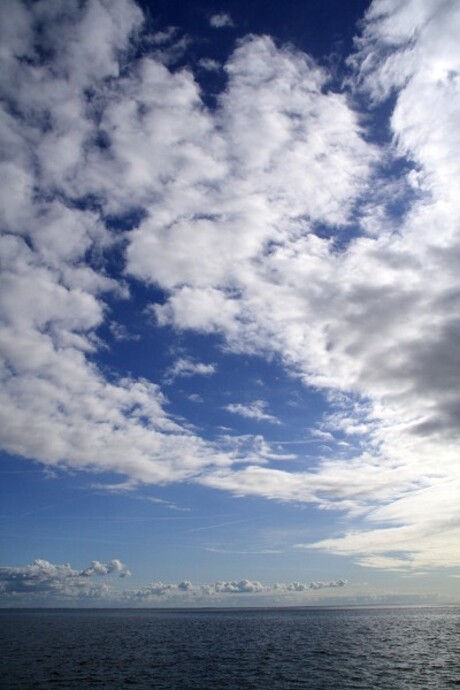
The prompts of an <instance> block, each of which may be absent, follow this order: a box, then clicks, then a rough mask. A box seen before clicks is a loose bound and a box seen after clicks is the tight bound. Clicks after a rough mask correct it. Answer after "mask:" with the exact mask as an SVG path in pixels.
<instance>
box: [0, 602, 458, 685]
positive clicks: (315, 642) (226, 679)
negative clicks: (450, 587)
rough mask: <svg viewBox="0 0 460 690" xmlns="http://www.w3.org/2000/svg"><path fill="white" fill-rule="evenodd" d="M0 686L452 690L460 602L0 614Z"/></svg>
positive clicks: (456, 671) (456, 678) (13, 612)
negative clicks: (417, 605)
mask: <svg viewBox="0 0 460 690" xmlns="http://www.w3.org/2000/svg"><path fill="white" fill-rule="evenodd" d="M0 630H1V632H0V635H1V652H0V674H1V681H0V687H1V688H2V690H32V689H37V690H38V689H40V690H49V689H50V688H56V689H57V688H60V689H62V690H74V689H75V690H77V689H78V690H86V688H98V689H102V688H107V690H120V689H122V688H139V689H143V688H146V689H147V688H151V689H152V690H153V689H154V690H256V689H257V690H291V689H292V690H294V689H300V688H305V689H308V690H342V688H353V689H357V688H366V689H367V690H374V688H382V689H384V690H391V689H393V688H398V689H400V690H411V689H412V688H417V689H421V690H425V689H428V688H438V689H439V688H455V687H460V608H458V607H446V608H437V607H433V608H429V607H426V608H424V607H421V608H350V609H343V608H341V609H338V608H337V609H329V608H327V609H326V608H316V609H314V608H309V609H300V608H299V609H260V608H259V609H212V610H195V609H181V610H179V609H174V610H171V609H170V610H158V609H157V610H152V609H142V610H132V609H131V610H127V609H123V610H120V609H104V610H100V609H98V610H94V609H92V610H88V609H53V610H49V609H48V610H43V609H34V610H30V609H28V610H25V609H24V610H2V611H0Z"/></svg>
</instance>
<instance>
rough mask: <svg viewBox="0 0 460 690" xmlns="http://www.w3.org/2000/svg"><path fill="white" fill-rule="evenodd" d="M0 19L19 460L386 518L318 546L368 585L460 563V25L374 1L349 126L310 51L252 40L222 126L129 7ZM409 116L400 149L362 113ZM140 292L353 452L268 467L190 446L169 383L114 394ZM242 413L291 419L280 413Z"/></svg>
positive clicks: (134, 385) (5, 438)
mask: <svg viewBox="0 0 460 690" xmlns="http://www.w3.org/2000/svg"><path fill="white" fill-rule="evenodd" d="M0 12H1V13H2V16H1V21H0V26H1V27H2V31H3V34H2V37H1V38H2V46H3V49H2V56H1V57H2V61H3V66H2V70H1V75H2V76H1V88H2V93H3V104H4V105H3V108H2V111H1V119H0V134H1V136H2V139H3V140H4V141H5V156H4V159H3V162H2V168H1V185H0V196H1V204H0V206H1V209H2V210H1V218H0V221H1V227H2V232H3V235H2V238H1V246H0V256H1V258H2V278H1V281H2V283H1V286H0V295H1V297H0V316H1V320H2V323H1V332H0V348H1V354H2V361H3V362H4V364H3V367H2V369H1V375H2V391H1V394H0V427H1V429H2V435H1V443H2V447H3V449H5V450H6V451H8V452H10V453H13V454H18V455H22V456H25V457H30V458H35V459H37V460H40V461H42V462H44V463H46V464H49V465H59V464H66V465H69V466H72V467H77V468H86V469H91V470H95V469H96V470H110V471H115V472H117V473H120V474H122V475H126V476H128V477H130V478H132V479H136V480H139V481H144V482H151V483H165V482H171V481H180V480H185V479H188V480H190V479H193V480H194V481H199V482H201V483H202V484H204V485H208V486H212V487H216V488H221V489H225V490H227V491H232V492H234V493H236V494H238V495H248V494H252V495H258V496H265V497H268V498H274V499H277V500H293V501H311V502H313V503H315V504H317V505H319V506H321V507H323V508H328V509H341V510H344V511H346V512H347V513H348V514H349V515H350V516H351V517H354V516H359V517H360V518H361V519H365V520H366V521H367V523H366V525H367V528H366V529H365V530H364V531H363V530H362V529H360V530H357V531H350V532H349V533H348V534H345V535H344V536H342V537H335V538H334V539H324V540H322V541H320V542H317V543H316V544H315V545H313V546H314V548H319V549H325V550H327V551H332V552H334V553H343V554H347V555H351V556H353V557H354V558H356V559H357V560H358V562H360V563H362V564H363V565H370V566H372V567H383V568H385V567H395V566H397V567H403V566H404V567H406V568H413V567H418V565H420V566H423V567H435V566H436V565H443V566H449V565H455V564H458V558H459V553H458V543H460V542H459V540H458V539H457V536H458V535H457V531H456V529H457V528H456V527H455V525H458V524H459V523H458V521H459V513H458V503H459V501H458V496H459V487H458V440H459V439H458V429H459V415H460V393H459V391H460V385H459V384H460V380H459V376H460V375H459V372H460V367H459V363H460V362H459V351H460V350H459V347H458V340H459V333H460V321H459V318H458V314H459V313H460V312H459V309H458V307H459V298H460V293H459V290H458V275H459V268H460V266H459V260H460V244H459V239H458V219H459V218H460V201H459V195H458V190H457V183H456V181H457V180H458V179H459V177H460V169H459V166H460V163H459V161H460V140H459V132H460V127H459V121H458V112H459V110H458V98H459V89H458V84H459V80H458V75H459V74H460V57H459V51H458V35H459V32H460V10H459V7H458V5H456V4H455V3H452V2H449V1H448V0H445V1H444V0H443V1H442V2H439V0H425V1H424V2H423V3H420V2H416V1H415V0H413V1H412V0H410V1H409V2H405V3H400V2H398V0H374V2H372V4H371V5H370V8H369V10H368V12H367V13H366V15H365V17H364V20H363V23H362V27H363V28H362V35H361V37H360V39H359V40H358V41H357V44H356V51H355V54H354V56H353V57H352V59H351V60H350V67H351V70H352V75H351V77H350V83H349V88H351V89H352V90H353V97H354V101H353V103H354V105H353V106H352V104H351V100H350V97H349V96H348V95H347V94H346V93H345V92H341V93H337V92H335V91H334V90H333V89H332V88H331V85H330V82H329V75H328V73H327V71H326V70H325V69H324V68H322V67H319V66H318V65H317V64H316V63H315V62H314V61H313V60H312V59H311V58H310V57H308V56H307V55H305V54H303V53H301V52H300V51H298V50H295V49H294V48H288V47H283V46H281V47H279V46H277V45H275V43H274V42H273V41H272V40H271V39H270V38H269V37H267V36H249V37H246V38H244V39H243V40H241V41H240V42H239V43H238V45H237V47H236V48H235V50H234V52H233V54H232V55H231V56H230V57H229V59H228V60H227V62H226V64H225V66H224V69H225V71H226V74H227V77H228V82H227V85H226V88H225V90H224V92H223V93H222V94H221V95H220V96H219V99H218V107H217V108H216V109H215V110H210V109H208V108H206V107H205V106H204V104H203V101H202V99H201V95H200V89H199V87H198V85H197V83H196V81H195V79H194V77H193V74H192V72H191V71H190V70H189V69H177V70H170V69H169V68H168V64H169V59H166V57H165V56H164V55H163V56H162V55H161V54H160V52H161V51H160V52H158V50H159V48H158V46H161V45H163V43H162V42H161V41H157V44H156V47H155V46H153V48H152V52H151V53H150V54H149V53H146V54H144V55H143V56H142V57H140V58H138V59H136V60H134V61H132V62H129V63H127V61H128V60H130V58H129V55H130V54H131V55H132V54H133V53H135V51H132V50H131V49H132V48H133V47H135V46H136V42H135V41H136V35H138V34H139V32H140V31H141V30H142V21H143V16H142V12H141V10H140V9H139V8H138V7H137V5H136V4H135V3H134V2H132V1H130V0H115V1H114V2H112V3H104V2H102V1H101V0H90V1H89V2H87V3H83V4H82V3H79V2H77V1H76V0H72V1H70V2H68V3H66V4H65V7H64V8H63V7H62V6H61V5H59V3H57V4H56V3H55V2H52V0H43V2H40V3H32V4H30V3H25V2H24V3H22V2H12V1H10V2H4V3H2V4H1V7H0ZM216 16H217V17H218V16H221V17H222V15H214V17H216ZM215 21H217V20H215ZM215 25H216V24H215ZM221 26H222V24H221ZM173 38H174V37H173V34H172V33H171V34H170V35H169V36H168V37H165V38H164V41H165V42H166V41H170V40H173ZM162 41H163V39H162ZM185 48H186V43H182V44H181V47H180V50H181V51H182V53H181V54H182V55H183V51H184V50H185ZM128 66H129V69H128V68H127V67H128ZM389 96H392V98H393V99H394V107H393V110H392V115H391V119H390V128H391V134H392V137H393V139H392V141H391V142H390V143H389V144H388V145H387V144H382V145H380V146H377V144H371V143H370V139H369V137H367V136H365V134H366V132H365V131H364V128H363V124H362V119H361V117H360V114H359V111H358V107H359V106H358V104H359V101H360V99H363V98H364V99H366V100H367V101H369V100H370V101H372V102H373V103H375V104H378V103H382V102H384V101H385V99H387V98H388V97H389ZM401 159H402V160H403V161H404V164H405V167H404V166H403V168H404V169H403V171H402V172H394V170H393V169H392V163H394V162H396V161H398V160H399V162H400V161H401ZM385 166H387V167H386V168H385ZM391 176H393V177H391ZM390 178H391V179H390ZM395 190H398V194H397V196H395ZM114 219H115V220H117V221H118V224H119V226H120V228H122V227H123V223H125V225H126V224H127V226H129V232H128V231H127V232H126V233H124V232H123V230H121V229H120V230H118V231H117V232H118V234H117V232H116V231H114V229H113V227H114ZM114 251H119V252H121V253H122V255H123V259H124V261H125V273H124V274H123V275H122V276H121V275H113V274H111V273H110V271H109V270H108V269H107V258H106V257H107V255H108V254H109V253H110V252H114ZM127 277H129V278H130V279H132V280H134V279H135V280H139V281H142V282H144V283H146V284H148V285H153V286H155V287H156V288H160V289H161V290H162V291H163V293H164V299H162V301H161V303H160V302H158V303H155V304H152V305H151V307H150V311H151V313H153V314H154V315H155V317H156V319H157V324H158V325H159V326H170V327H174V328H176V329H177V330H186V329H190V330H193V331H196V332H200V333H205V334H206V333H208V334H219V336H220V337H221V338H222V340H223V342H224V345H225V348H226V350H227V351H228V350H230V351H232V352H233V353H251V354H259V355H260V356H268V357H273V356H275V357H277V358H279V359H280V361H281V362H282V363H283V364H284V366H285V367H286V369H287V370H288V371H289V372H290V373H291V374H293V375H295V376H297V377H299V378H300V379H302V380H303V381H304V383H305V384H306V385H307V386H314V387H315V388H316V389H317V390H322V391H323V392H324V395H325V396H326V398H327V400H328V402H329V404H330V406H331V410H332V412H331V414H329V415H328V416H326V418H325V419H324V420H323V423H322V426H321V429H322V432H323V433H330V434H331V435H333V436H335V435H336V434H337V435H340V436H341V437H345V438H348V439H349V440H350V446H349V451H348V452H346V453H345V451H343V453H342V454H338V453H337V455H336V456H335V457H329V458H328V459H322V460H321V459H319V460H318V463H317V464H316V466H314V467H313V468H312V469H310V470H309V471H305V472H298V471H296V472H289V471H287V470H277V469H273V468H272V467H268V466H266V465H265V466H260V464H263V463H267V461H269V460H273V459H274V458H273V457H269V454H268V455H267V454H265V456H261V455H259V456H258V458H256V457H255V454H254V452H251V453H249V454H248V455H246V456H245V457H243V458H242V457H241V454H240V453H239V452H238V449H236V450H235V448H233V449H230V450H229V448H228V443H229V440H228V439H227V440H226V441H225V442H224V445H225V444H227V445H225V447H224V448H223V447H221V446H219V444H217V445H215V444H210V443H209V442H207V441H204V440H203V439H202V438H200V437H199V436H197V435H195V434H192V433H191V432H190V431H189V429H188V428H186V427H185V426H182V425H181V424H179V423H178V422H177V421H176V420H174V419H173V418H172V416H171V415H170V414H168V411H167V409H168V408H167V400H166V398H165V397H164V395H163V394H162V392H161V390H160V388H159V386H158V385H157V384H155V383H154V382H151V381H146V380H142V379H141V380H134V379H130V378H120V379H118V380H113V379H109V378H107V377H106V376H105V374H104V373H103V372H102V371H101V370H99V369H98V368H97V366H96V364H95V359H96V357H95V356H96V355H97V352H98V348H100V346H101V342H100V340H99V336H98V333H99V331H100V329H101V326H102V325H103V324H104V323H106V321H107V314H108V307H107V305H108V302H109V301H110V300H113V299H130V295H129V290H128V288H127V286H126V279H127ZM187 366H188V369H187ZM193 366H195V367H199V366H204V367H206V366H208V367H209V366H211V365H200V364H199V363H195V364H193V363H192V364H189V365H183V368H182V371H178V372H177V375H191V374H192V373H193V374H195V373H201V374H209V373H212V372H211V371H193V372H192V370H191V369H190V367H192V368H193ZM233 405H234V406H237V407H238V410H236V409H233V410H231V411H233V412H237V413H239V414H245V413H244V412H242V410H243V409H244V410H245V411H246V416H249V417H250V418H252V419H261V418H265V420H266V421H274V419H275V418H272V419H271V420H270V419H267V417H271V415H268V414H267V413H266V412H265V411H264V410H265V407H264V405H263V403H262V401H256V402H255V403H254V404H253V405H252V406H247V405H246V406H245V405H242V404H240V403H233ZM254 405H255V407H254ZM248 411H249V414H248ZM257 415H259V416H257ZM357 439H358V440H357ZM356 448H358V450H356ZM236 461H238V466H237V467H233V464H234V463H235V462H236ZM244 461H246V466H245V467H241V464H240V463H241V462H244ZM258 463H259V464H258ZM427 505H432V506H435V507H437V508H439V511H440V512H439V515H438V517H437V519H436V520H428V519H427V518H426V512H427V511H426V506H427ZM440 534H442V535H443V537H442V540H440V541H441V542H442V546H440V547H439V549H438V548H436V549H435V548H434V545H435V543H439V540H438V541H437V538H438V537H439V535H440ZM311 547H312V545H309V548H311ZM395 550H396V551H397V552H398V553H397V554H396V555H395V553H394V551H395ZM431 554H436V557H435V556H434V555H433V556H432V555H431Z"/></svg>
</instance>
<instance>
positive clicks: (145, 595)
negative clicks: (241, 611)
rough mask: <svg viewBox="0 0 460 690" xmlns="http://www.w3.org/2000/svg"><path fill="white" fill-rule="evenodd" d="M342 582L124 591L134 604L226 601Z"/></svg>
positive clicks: (248, 582) (164, 585)
mask: <svg viewBox="0 0 460 690" xmlns="http://www.w3.org/2000/svg"><path fill="white" fill-rule="evenodd" d="M346 584H347V582H346V580H335V581H330V582H308V583H301V582H294V583H291V584H281V583H277V584H275V585H264V584H262V583H261V582H258V581H257V580H255V581H254V580H229V581H219V582H213V583H211V584H194V583H192V582H190V581H188V580H187V581H185V582H180V583H178V584H172V583H164V582H152V583H151V584H149V585H146V586H145V587H142V588H140V589H138V590H133V591H131V592H129V591H127V592H125V596H126V597H127V598H128V599H132V600H134V601H136V600H137V601H155V600H158V599H161V598H163V597H167V598H170V599H176V598H184V597H186V598H188V599H189V600H190V598H193V599H198V600H200V599H206V598H212V599H216V600H219V599H223V600H224V601H225V599H226V598H230V597H231V595H254V594H255V595H265V596H269V595H274V594H285V593H303V594H305V593H309V592H313V591H317V590H321V589H330V588H334V589H335V588H338V587H345V586H346Z"/></svg>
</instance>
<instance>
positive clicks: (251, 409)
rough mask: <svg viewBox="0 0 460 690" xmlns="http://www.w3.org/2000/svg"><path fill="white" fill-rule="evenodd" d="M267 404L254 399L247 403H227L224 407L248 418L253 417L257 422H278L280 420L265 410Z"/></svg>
mask: <svg viewBox="0 0 460 690" xmlns="http://www.w3.org/2000/svg"><path fill="white" fill-rule="evenodd" d="M267 407H268V404H267V403H266V402H265V400H254V402H252V403H249V404H247V405H245V404H243V403H229V404H228V405H226V406H225V409H226V410H228V411H229V412H232V413H233V414H239V415H241V417H247V418H248V419H255V420H257V421H258V422H270V424H280V423H281V422H280V421H279V419H277V417H275V416H274V415H271V414H268V413H267V412H265V410H266V408H267Z"/></svg>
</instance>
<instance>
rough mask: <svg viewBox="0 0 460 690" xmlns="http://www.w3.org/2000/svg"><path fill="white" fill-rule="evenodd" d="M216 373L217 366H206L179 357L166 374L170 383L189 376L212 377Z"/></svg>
mask: <svg viewBox="0 0 460 690" xmlns="http://www.w3.org/2000/svg"><path fill="white" fill-rule="evenodd" d="M215 373H216V365H215V364H205V363H204V362H194V361H193V360H191V359H188V358H187V357H179V359H177V360H176V361H175V362H174V364H173V365H172V366H171V367H170V368H169V369H168V371H167V372H166V378H167V380H168V382H170V383H172V382H173V381H174V379H176V378H181V377H185V378H188V377H189V376H211V375H212V374H215Z"/></svg>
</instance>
